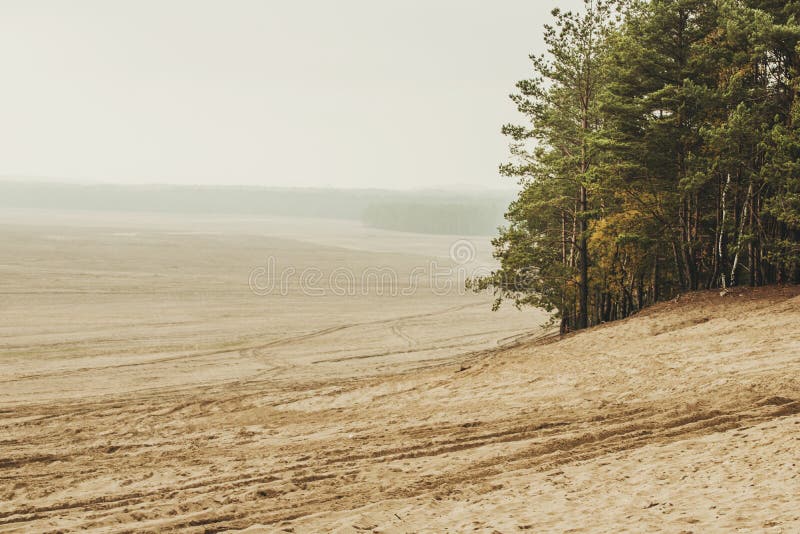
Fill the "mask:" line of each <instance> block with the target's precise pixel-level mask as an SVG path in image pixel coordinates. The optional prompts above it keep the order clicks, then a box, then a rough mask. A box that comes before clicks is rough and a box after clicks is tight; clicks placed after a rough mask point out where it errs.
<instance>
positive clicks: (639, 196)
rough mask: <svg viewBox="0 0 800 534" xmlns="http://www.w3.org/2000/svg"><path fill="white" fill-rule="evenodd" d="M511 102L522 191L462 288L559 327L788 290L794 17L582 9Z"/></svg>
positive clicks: (797, 255)
mask: <svg viewBox="0 0 800 534" xmlns="http://www.w3.org/2000/svg"><path fill="white" fill-rule="evenodd" d="M544 38H545V43H546V44H547V47H548V53H547V54H546V55H545V56H542V57H532V58H531V59H532V63H533V65H532V66H533V76H532V77H531V78H530V79H528V80H523V81H521V82H519V83H518V84H517V89H518V93H516V94H514V95H512V96H511V99H512V100H513V102H514V103H515V104H516V105H517V108H518V110H519V112H520V113H521V115H522V116H523V117H524V119H525V121H524V123H523V124H521V125H506V126H504V127H503V133H504V134H506V135H508V136H509V138H510V139H511V157H512V158H511V161H510V162H509V163H508V164H505V165H503V166H502V167H501V172H502V173H503V174H504V175H506V176H511V177H516V178H517V179H518V180H519V181H520V184H521V185H522V191H521V193H520V195H519V198H518V199H517V200H516V201H515V202H514V203H512V205H511V207H510V208H509V211H508V214H507V220H508V223H509V224H508V225H507V226H506V227H504V228H502V229H501V233H500V235H499V236H498V237H497V238H496V240H495V249H496V256H497V258H498V259H499V260H500V263H501V267H500V269H499V270H498V271H497V272H496V273H493V275H492V276H490V277H487V278H485V279H483V280H480V281H475V284H476V285H477V286H480V287H487V286H492V287H494V288H495V290H496V291H497V296H498V303H499V302H500V301H502V300H503V299H511V300H513V301H514V302H515V303H516V304H517V305H526V304H531V305H536V306H542V307H545V308H546V309H550V310H553V311H554V312H555V314H556V316H557V317H560V318H561V326H562V330H570V329H574V328H582V327H584V326H587V325H589V324H595V323H598V322H602V321H608V320H612V319H616V318H620V317H625V316H627V315H629V314H631V313H635V312H636V311H638V310H639V309H641V308H642V307H643V306H646V305H648V304H651V303H653V302H656V301H658V300H662V299H666V298H672V297H674V296H675V295H676V294H678V293H680V292H682V291H686V290H691V289H697V288H702V287H706V288H712V287H727V286H729V285H732V284H741V283H750V284H752V285H759V284H767V283H775V282H788V281H792V282H800V245H799V243H800V98H798V90H800V78H798V76H800V46H798V45H799V44H800V2H796V1H793V2H774V1H754V0H750V1H745V0H720V1H718V2H706V1H703V0H651V1H649V2H639V1H635V0H630V1H620V2H601V1H590V0H586V1H585V7H584V10H583V11H582V12H580V13H569V12H566V13H564V12H560V11H558V10H556V11H554V12H553V23H552V24H550V25H546V26H545V28H544Z"/></svg>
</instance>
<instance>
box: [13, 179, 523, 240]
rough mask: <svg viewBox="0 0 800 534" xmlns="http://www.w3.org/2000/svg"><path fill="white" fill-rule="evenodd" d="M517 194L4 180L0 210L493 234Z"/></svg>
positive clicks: (459, 233) (435, 232)
mask: <svg viewBox="0 0 800 534" xmlns="http://www.w3.org/2000/svg"><path fill="white" fill-rule="evenodd" d="M512 197H513V193H511V192H498V191H491V192H488V193H485V192H484V193H477V192H476V193H472V192H463V193H462V192H450V191H437V190H429V191H386V190H377V189H360V190H358V189H357V190H348V189H299V188H298V189H292V188H265V187H236V186H220V187H212V186H203V187H200V186H197V187H193V186H171V185H164V186H159V185H148V186H129V185H109V184H97V185H77V184H64V183H47V182H38V181H22V180H17V181H0V208H29V209H51V210H81V211H121V212H126V211H129V212H149V213H163V214H187V215H189V214H191V215H240V216H259V215H261V216H285V217H310V218H326V219H344V220H354V221H362V222H363V223H364V224H366V225H368V226H372V227H375V228H383V229H391V230H398V231H404V232H420V233H433V234H458V235H475V234H482V235H491V234H492V233H494V232H495V231H496V229H497V226H498V225H499V224H500V223H501V222H502V220H503V212H504V209H505V207H506V206H507V205H508V202H509V200H510V199H511V198H512Z"/></svg>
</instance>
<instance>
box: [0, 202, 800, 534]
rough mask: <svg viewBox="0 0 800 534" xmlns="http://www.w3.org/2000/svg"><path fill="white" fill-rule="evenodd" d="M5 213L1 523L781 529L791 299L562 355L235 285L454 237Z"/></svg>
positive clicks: (617, 327)
mask: <svg viewBox="0 0 800 534" xmlns="http://www.w3.org/2000/svg"><path fill="white" fill-rule="evenodd" d="M8 217H9V219H7V220H2V222H3V226H2V230H1V231H0V234H1V235H0V243H2V247H3V256H2V258H0V273H1V274H2V276H0V294H2V305H0V384H1V386H0V531H3V532H55V531H61V532H69V531H86V530H90V531H98V532H159V531H165V530H167V531H169V530H173V531H175V530H177V531H186V532H224V531H236V530H245V531H247V532H295V533H305V532H466V531H469V532H473V531H474V532H502V533H511V532H524V531H528V532H547V531H553V532H563V531H570V532H642V531H646V532H653V531H668V532H697V533H700V532H714V531H721V532H722V531H739V532H798V531H800V470H799V469H798V465H797V464H798V461H800V331H799V330H798V328H797V325H798V324H800V296H798V295H799V294H800V292H799V291H798V290H797V289H793V288H766V289H760V290H749V289H747V290H744V289H743V290H735V291H732V292H730V293H728V294H727V295H725V296H720V294H719V293H716V292H701V293H695V294H691V295H687V296H685V297H683V298H681V299H679V300H677V301H673V302H668V303H663V304H660V305H658V306H656V307H654V308H651V309H649V310H646V311H645V312H643V313H640V314H639V315H638V316H635V317H632V318H630V319H628V320H625V321H622V322H619V323H614V324H608V325H603V326H600V327H598V328H594V329H592V330H590V331H587V332H584V333H579V334H575V335H570V336H567V337H565V338H563V339H559V338H558V337H557V336H555V335H554V334H553V333H552V331H551V330H549V329H548V328H547V326H546V323H547V319H548V317H547V314H546V313H544V312H542V311H538V310H527V311H525V312H518V311H516V310H514V309H513V308H504V309H503V310H502V311H500V312H498V313H491V312H490V311H489V306H490V303H491V296H490V295H474V294H463V293H462V292H459V291H451V292H450V293H448V294H441V292H435V291H432V290H431V287H428V286H427V285H426V284H425V283H421V285H420V286H419V287H418V288H417V290H416V291H414V292H413V294H408V295H386V294H384V295H379V294H377V291H364V292H359V294H358V295H355V296H352V295H344V296H341V295H335V294H330V293H328V294H325V295H320V296H312V295H308V294H305V293H304V292H303V291H301V290H300V288H299V287H298V286H297V285H290V287H289V288H288V290H287V291H286V294H280V295H257V294H254V293H253V291H252V290H251V288H250V287H249V285H248V276H249V275H250V273H251V271H252V269H253V268H255V267H257V266H259V265H263V263H264V261H265V258H266V257H268V256H274V257H275V258H277V260H278V262H279V263H280V264H281V265H283V266H284V267H285V266H287V265H288V266H294V267H297V268H301V267H303V266H316V267H317V268H319V269H320V270H322V271H324V272H326V273H327V272H330V271H332V270H334V269H336V268H337V267H340V266H342V265H347V266H349V267H350V268H354V269H365V268H369V267H370V266H391V267H392V268H393V269H395V270H396V271H397V272H398V273H401V274H402V275H406V274H408V273H410V272H412V271H413V270H414V269H415V268H416V267H418V266H426V265H427V266H429V265H430V262H431V261H432V258H438V259H437V260H436V261H440V262H446V261H447V255H448V247H449V246H450V244H451V243H452V238H446V237H427V238H425V237H422V236H409V235H403V234H391V233H388V232H385V233H383V232H375V231H368V230H365V229H360V228H352V227H343V226H342V227H340V226H337V224H333V223H331V224H329V225H324V227H320V226H318V225H314V224H313V223H309V224H308V225H307V226H303V225H302V224H293V223H292V222H291V221H288V222H287V221H241V220H225V221H219V220H207V221H193V222H191V224H188V223H184V222H181V221H178V220H158V221H153V220H152V218H149V217H145V216H142V217H141V218H139V219H132V218H131V217H129V216H126V217H125V218H121V217H118V218H115V217H113V216H110V215H106V216H99V215H96V214H94V215H92V214H85V215H83V216H80V217H78V216H73V215H69V216H67V215H60V216H48V217H43V216H41V214H38V215H36V216H35V217H34V216H30V217H27V218H26V217H25V216H21V215H20V214H15V215H14V218H13V220H11V218H10V216H8ZM487 255H488V248H487V247H485V246H484V244H481V243H477V244H476V258H474V260H475V263H476V264H479V263H481V262H482V261H485V259H486V257H487ZM486 261H488V260H486ZM373 289H374V288H373Z"/></svg>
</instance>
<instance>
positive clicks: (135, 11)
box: [0, 0, 581, 189]
mask: <svg viewBox="0 0 800 534" xmlns="http://www.w3.org/2000/svg"><path fill="white" fill-rule="evenodd" d="M580 4H581V1H580V0H569V1H546V0H502V1H498V2H490V1H487V0H344V1H341V0H339V1H329V0H317V1H308V0H306V1H290V0H285V1H267V0H262V1H254V0H235V1H234V0H225V1H223V0H219V1H209V0H127V1H122V0H96V1H89V0H69V1H63V0H53V1H39V0H14V1H12V0H0V65H2V67H0V68H2V78H0V80H2V81H1V82H0V175H2V176H6V177H11V176H34V177H44V178H51V179H59V180H69V181H79V182H114V183H134V184H142V183H175V184H249V185H265V186H275V185H278V186H289V185H297V186H337V187H376V188H395V189H404V188H415V187H433V186H455V185H467V186H473V187H492V188H494V187H502V186H504V185H506V186H510V185H512V184H513V182H511V181H504V180H505V179H501V178H500V177H499V176H498V174H497V165H498V164H499V163H500V162H501V161H502V160H503V159H504V157H505V154H506V147H507V141H506V139H504V138H503V136H501V135H500V133H499V130H500V126H501V124H502V123H503V122H507V121H509V120H513V119H515V118H516V112H515V110H514V107H513V104H512V103H511V102H510V101H509V100H508V98H507V95H508V93H510V92H511V91H513V86H514V83H515V81H516V80H517V79H519V78H523V77H526V76H527V75H528V74H529V72H530V70H529V61H528V58H527V56H528V54H529V53H531V52H539V51H541V48H542V43H541V26H542V24H543V23H545V22H547V21H548V20H549V12H550V10H551V9H552V8H553V7H556V6H559V7H562V8H570V7H572V8H574V7H577V6H578V5H580Z"/></svg>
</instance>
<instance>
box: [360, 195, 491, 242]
mask: <svg viewBox="0 0 800 534" xmlns="http://www.w3.org/2000/svg"><path fill="white" fill-rule="evenodd" d="M504 209H505V206H504V204H503V203H502V202H501V201H496V202H494V203H492V202H478V201H476V200H470V201H465V202H463V203H459V204H455V203H441V202H434V201H428V202H419V201H418V202H408V201H406V202H403V201H394V202H386V201H384V202H374V203H372V204H370V205H369V206H368V207H367V209H366V210H365V211H364V223H365V224H366V225H367V226H372V227H374V228H382V229H385V230H399V231H404V232H417V233H423V234H454V235H491V234H493V233H495V232H496V231H497V228H498V227H500V226H501V225H502V224H503V211H504Z"/></svg>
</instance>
